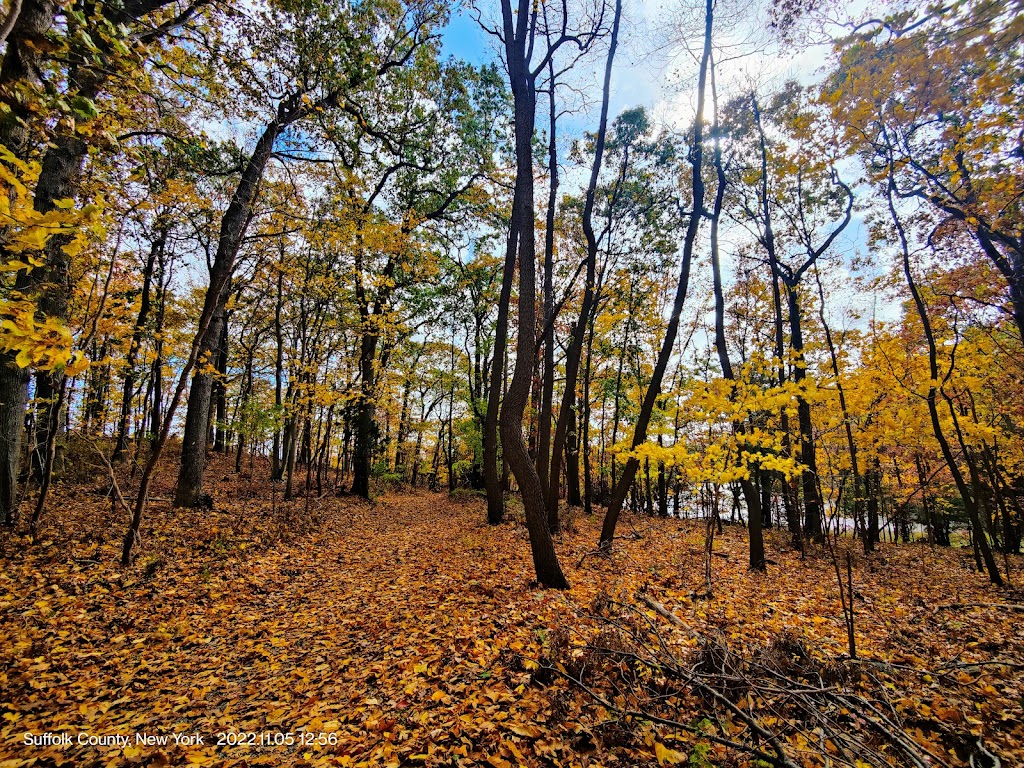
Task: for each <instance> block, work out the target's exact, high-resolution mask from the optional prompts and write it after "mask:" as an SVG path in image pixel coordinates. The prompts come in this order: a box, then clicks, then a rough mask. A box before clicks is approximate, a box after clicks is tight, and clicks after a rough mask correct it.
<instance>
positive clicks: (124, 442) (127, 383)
mask: <svg viewBox="0 0 1024 768" xmlns="http://www.w3.org/2000/svg"><path fill="white" fill-rule="evenodd" d="M166 241H167V230H166V228H161V230H160V231H159V232H158V234H157V236H156V238H155V239H154V240H153V243H152V244H151V245H150V248H149V257H148V258H147V259H146V268H145V271H144V272H143V274H142V298H141V300H140V303H139V314H138V316H137V317H136V318H135V326H134V328H133V329H132V340H131V343H130V344H129V346H128V356H127V358H126V359H125V372H124V386H123V387H122V388H121V414H120V416H119V418H118V422H117V442H116V444H115V445H114V451H113V453H112V454H111V456H110V462H111V463H112V464H114V463H117V462H118V461H120V460H121V458H122V456H123V455H124V452H125V449H126V448H127V446H128V417H129V415H130V414H131V407H132V398H133V396H134V394H135V375H136V370H135V366H136V363H137V360H138V355H139V348H140V347H141V346H142V337H143V335H144V334H145V331H146V322H147V321H148V320H149V312H150V304H151V301H150V291H151V289H152V284H153V271H154V269H155V266H156V261H157V252H158V251H161V250H162V249H163V247H164V243H166Z"/></svg>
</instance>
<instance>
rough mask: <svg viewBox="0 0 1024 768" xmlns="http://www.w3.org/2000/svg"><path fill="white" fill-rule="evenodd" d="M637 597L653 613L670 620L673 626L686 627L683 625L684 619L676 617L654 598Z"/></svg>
mask: <svg viewBox="0 0 1024 768" xmlns="http://www.w3.org/2000/svg"><path fill="white" fill-rule="evenodd" d="M637 597H638V598H640V601H641V602H642V603H643V604H644V605H646V606H647V607H648V608H650V609H651V610H652V611H654V612H655V613H657V614H658V615H659V616H661V617H662V618H664V619H666V620H668V621H669V622H671V623H672V624H675V625H676V626H677V627H683V626H686V625H685V624H684V623H683V620H682V619H680V618H679V617H678V616H676V615H675V614H674V613H672V611H670V610H669V609H668V608H666V607H665V606H664V605H662V604H661V603H659V602H658V601H657V600H655V599H654V598H653V597H649V596H648V595H637Z"/></svg>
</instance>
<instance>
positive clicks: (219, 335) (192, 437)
mask: <svg viewBox="0 0 1024 768" xmlns="http://www.w3.org/2000/svg"><path fill="white" fill-rule="evenodd" d="M229 285H230V282H226V283H225V284H224V290H223V291H222V293H221V296H220V298H219V299H218V301H217V307H216V309H215V310H214V313H213V318H212V319H211V321H210V326H209V329H208V332H207V333H206V337H205V338H204V340H203V344H202V346H201V347H200V352H199V360H200V361H203V362H201V363H197V367H196V372H195V375H194V376H193V377H192V385H191V387H190V388H189V393H188V409H187V411H186V412H185V431H184V435H183V436H182V441H181V465H180V466H179V468H178V486H177V490H176V491H175V494H174V506H175V507H194V506H196V505H197V504H199V503H200V502H201V501H203V473H204V471H205V470H206V451H207V446H208V443H207V440H208V438H209V431H210V430H209V427H210V406H211V404H212V397H213V384H214V376H215V374H214V373H212V372H211V371H210V370H209V368H210V367H211V365H212V362H213V361H215V360H216V359H217V356H218V355H219V353H220V350H219V346H220V343H221V341H222V339H223V327H224V323H225V321H226V316H227V309H226V305H227V294H228V293H229V288H228V286H229Z"/></svg>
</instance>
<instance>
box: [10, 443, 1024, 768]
mask: <svg viewBox="0 0 1024 768" xmlns="http://www.w3.org/2000/svg"><path fill="white" fill-rule="evenodd" d="M257 473H258V474H261V473H260V470H259V468H257ZM171 474H172V473H167V475H166V476H165V477H162V478H161V481H160V482H159V483H158V484H157V487H156V489H155V491H154V495H155V497H156V498H157V499H158V500H157V501H155V502H154V503H153V505H152V512H151V514H150V516H149V519H148V521H147V526H146V527H145V529H144V531H143V537H142V542H141V546H140V547H139V552H140V554H139V556H138V558H137V560H136V562H135V563H134V564H133V565H132V566H131V567H130V568H128V569H122V568H120V567H119V566H118V565H117V564H116V563H117V556H118V553H119V551H120V543H121V541H120V535H121V532H122V530H123V527H124V520H123V517H124V513H123V512H121V511H120V510H118V509H116V508H114V509H112V507H111V504H110V501H109V499H108V498H106V497H105V496H104V495H103V494H102V488H100V489H99V491H97V488H96V485H97V481H96V480H95V479H94V480H93V481H92V483H84V484H82V485H78V486H72V485H68V486H59V487H57V488H55V490H54V493H53V501H52V504H51V507H50V509H51V510H52V511H51V512H50V513H49V518H48V519H47V522H46V527H45V529H44V535H43V540H42V541H41V542H40V543H39V544H37V545H35V546H29V545H28V543H27V540H26V539H24V538H22V537H20V536H8V537H7V538H6V539H5V540H4V541H3V543H2V547H3V553H2V554H3V557H4V567H3V571H2V574H0V647H2V648H3V653H2V656H0V660H2V661H0V688H2V691H3V693H2V701H0V714H2V721H0V766H4V767H5V768H6V767H7V766H11V767H13V766H31V765H35V766H63V765H68V766H71V765H76V766H93V765H97V766H98V765H102V766H127V765H185V764H194V765H217V766H220V765H224V766H229V765H230V766H257V765H266V766H270V765H289V764H290V765H324V766H355V765H363V766H405V765H410V766H411V765H424V766H473V765H491V766H494V767H495V768H505V767H506V766H520V765H522V766H603V765H617V766H645V765H650V766H654V765H659V764H661V765H664V764H675V763H680V764H688V765H765V764H767V765H771V764H773V763H774V764H779V765H799V766H805V765H806V766H814V765H826V764H829V765H857V766H865V765H885V764H891V765H918V764H923V765H963V764H964V763H965V761H966V759H967V757H968V754H969V752H970V750H971V749H972V748H976V747H975V740H976V739H977V738H981V739H982V743H983V744H984V746H985V747H986V748H987V749H988V750H990V751H991V752H992V753H993V754H995V755H998V756H999V757H1000V758H1001V759H1002V760H1003V765H1014V764H1019V762H1020V760H1021V758H1022V755H1024V711H1022V701H1024V699H1022V697H1024V624H1022V621H1021V619H1022V618H1024V613H1021V612H1019V611H1018V610H1016V609H1014V608H1013V607H1012V606H1018V607H1019V604H1020V603H1021V597H1020V593H1017V592H1014V590H1013V588H1009V589H1004V590H995V589H994V588H991V587H990V586H988V585H987V583H986V581H985V579H984V578H983V577H982V576H981V575H979V574H977V573H974V572H972V571H971V570H970V560H969V558H968V556H967V554H966V552H967V551H966V550H942V549H938V548H936V549H933V548H930V547H928V546H926V545H911V546H895V545H883V546H882V547H881V549H880V551H879V552H878V553H877V554H876V555H874V556H872V557H870V558H864V557H863V556H862V555H861V554H860V553H858V552H856V551H855V550H853V558H852V572H853V588H854V608H855V617H856V618H855V626H856V640H857V645H858V657H859V658H858V659H857V660H850V659H848V658H847V657H846V654H847V637H846V627H845V624H844V622H843V617H842V612H841V608H840V601H839V590H838V585H837V581H836V575H835V570H834V568H833V565H832V561H831V559H830V558H829V557H828V556H827V555H826V553H824V552H822V551H817V550H809V551H808V552H806V553H801V552H799V551H797V550H795V549H793V548H792V547H791V545H790V544H789V542H788V541H787V539H786V538H784V537H783V536H782V534H781V533H780V534H779V536H778V537H777V538H776V537H775V536H774V534H773V535H772V536H770V537H769V556H770V557H771V559H772V560H773V562H774V563H775V564H774V565H771V566H770V568H769V572H768V573H767V574H755V573H751V572H748V571H747V570H746V568H745V562H746V547H747V544H746V539H745V532H744V531H743V529H742V528H738V527H731V526H726V527H725V529H724V530H723V532H722V534H721V535H719V536H717V537H716V538H715V540H714V552H715V555H714V556H712V557H711V563H712V569H713V573H712V586H713V595H712V596H708V595H707V594H706V593H705V586H706V582H705V529H704V526H703V524H701V523H699V522H696V521H679V520H662V519H647V518H632V519H630V520H629V523H630V525H629V526H627V528H626V531H625V535H624V537H623V538H622V539H621V540H620V541H618V542H617V547H616V551H615V553H614V554H613V556H612V557H611V558H607V557H604V556H600V555H597V554H596V553H594V552H593V549H594V546H595V542H596V541H597V534H598V526H599V521H598V520H590V519H586V518H582V517H577V518H575V519H574V521H573V524H572V525H571V529H570V530H569V531H568V532H566V533H564V534H563V535H562V536H561V538H560V540H559V542H558V547H559V552H560V554H561V556H562V557H563V560H564V564H565V566H566V571H567V574H568V576H569V580H570V582H571V584H572V589H571V590H569V591H567V592H558V591H550V590H541V589H538V588H537V587H536V586H535V585H533V584H531V578H532V573H533V572H532V567H531V564H530V561H529V547H528V544H527V541H526V533H525V529H524V528H523V527H522V525H521V523H520V522H518V521H517V520H516V514H515V512H514V511H513V514H512V515H511V517H512V520H510V521H509V522H508V523H506V524H503V525H501V526H497V527H488V526H487V525H486V524H485V523H484V511H483V508H482V504H481V503H480V502H479V501H476V500H468V501H467V500H451V499H449V498H448V497H447V496H445V495H439V494H431V493H426V492H400V493H393V494H388V495H384V496H382V497H381V498H379V499H378V501H377V503H376V504H373V505H369V504H366V503H363V502H360V501H356V500H352V499H347V498H341V499H337V498H324V499H320V500H312V499H311V500H309V501H308V502H307V500H305V499H301V498H300V499H297V500H294V501H291V502H289V503H287V504H285V503H282V502H281V501H280V499H279V497H278V498H275V497H274V495H273V494H272V491H271V488H270V486H269V484H264V483H262V482H255V483H254V482H251V481H249V480H247V479H246V478H245V477H237V476H235V475H233V474H230V473H229V472H228V470H227V465H226V464H223V465H222V464H220V463H218V462H216V461H215V462H214V464H213V466H212V469H211V474H210V475H209V476H210V477H211V478H212V479H213V480H214V482H215V485H214V488H213V495H214V497H215V500H216V507H215V509H214V510H213V511H209V510H171V509H170V504H169V502H167V501H159V499H167V498H169V493H170V488H169V487H168V486H169V484H170V482H171V480H172V478H171ZM1021 566H1022V563H1021V562H1020V560H1019V559H1018V560H1011V562H1010V567H1011V571H1012V570H1013V569H1015V568H1016V569H1020V568H1021ZM1005 606H1011V607H1009V608H1008V607H1005ZM44 733H50V734H68V735H69V736H70V738H71V740H72V742H73V743H72V744H70V745H60V744H56V745H38V744H26V734H33V736H35V735H39V734H44ZM80 734H86V739H87V740H88V737H93V738H94V739H98V738H99V737H107V738H108V739H112V738H113V737H115V736H117V735H121V736H123V737H124V738H125V739H126V741H127V742H128V743H118V742H116V740H114V743H108V744H89V743H86V744H79V743H78V740H79V738H80ZM136 734H143V735H144V737H143V739H142V741H141V743H140V740H139V739H138V738H137V737H136ZM217 734H230V736H221V737H220V738H221V739H222V740H225V741H227V742H237V741H238V740H239V739H241V740H242V741H243V743H241V744H239V743H225V744H221V745H218V743H217V742H218V736H217ZM249 734H253V736H250V735H249ZM289 734H290V735H291V741H292V743H290V744H289V743H286V742H287V741H288V740H289ZM193 735H197V736H199V737H201V739H202V743H196V740H195V739H193V738H192V736H193ZM175 736H177V737H178V739H179V741H180V743H177V742H176V740H175ZM145 737H151V738H150V741H149V743H147V742H146V739H145ZM162 738H164V739H167V743H166V744H164V743H160V739H162ZM300 742H308V743H300ZM773 744H774V746H773ZM826 760H827V761H828V762H826Z"/></svg>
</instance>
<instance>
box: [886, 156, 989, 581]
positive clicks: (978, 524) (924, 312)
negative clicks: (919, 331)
mask: <svg viewBox="0 0 1024 768" xmlns="http://www.w3.org/2000/svg"><path fill="white" fill-rule="evenodd" d="M887 194H888V200H889V214H890V216H891V217H892V221H893V224H894V225H895V226H896V231H897V234H898V235H899V239H900V246H901V248H902V252H903V275H904V277H905V278H906V280H907V286H908V287H909V288H910V295H911V297H912V298H913V300H914V306H915V307H916V308H917V314H918V317H919V318H920V320H921V326H922V328H923V329H924V337H925V341H926V342H927V346H928V370H929V375H930V378H929V384H928V395H927V397H926V402H927V403H928V415H929V416H930V418H931V424H932V432H933V433H934V435H935V440H936V442H937V443H938V444H939V450H940V451H941V452H942V458H943V459H944V460H945V462H946V466H947V467H948V468H949V472H950V474H951V475H952V476H953V482H954V483H955V484H956V487H957V490H958V491H959V492H960V498H961V499H962V500H963V502H964V508H965V509H966V510H967V516H968V517H969V518H970V520H971V531H972V532H973V534H974V544H975V546H976V547H977V548H978V550H979V552H980V554H981V559H982V560H983V561H984V563H985V570H986V571H988V577H989V580H990V581H991V582H992V583H993V584H996V585H1000V586H1001V585H1002V583H1003V578H1002V576H1001V575H1000V574H999V566H998V565H997V564H996V560H995V557H994V556H993V555H992V547H991V546H989V542H988V536H987V535H986V533H985V527H984V525H983V524H982V521H981V516H980V514H979V512H978V499H977V495H976V492H977V490H978V489H977V488H976V489H975V492H974V493H972V491H971V489H970V488H969V487H968V486H967V482H966V480H964V476H963V472H961V471H960V466H959V465H958V464H957V462H956V457H954V456H953V450H952V448H950V445H949V441H948V440H947V439H946V435H945V433H944V432H943V431H942V424H941V422H940V420H939V407H938V396H939V391H940V386H941V384H940V380H939V363H938V350H937V348H936V344H935V335H934V333H933V332H932V325H931V320H930V319H929V317H928V309H927V308H926V307H925V304H924V300H923V299H922V298H921V293H920V291H918V289H917V282H916V281H915V280H914V274H913V272H912V271H911V269H910V247H909V245H908V244H907V239H906V235H905V233H904V231H903V225H902V223H901V222H900V219H899V216H898V215H897V213H896V206H895V204H894V203H893V199H892V196H893V182H892V175H891V169H890V177H889V186H888V189H887Z"/></svg>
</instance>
